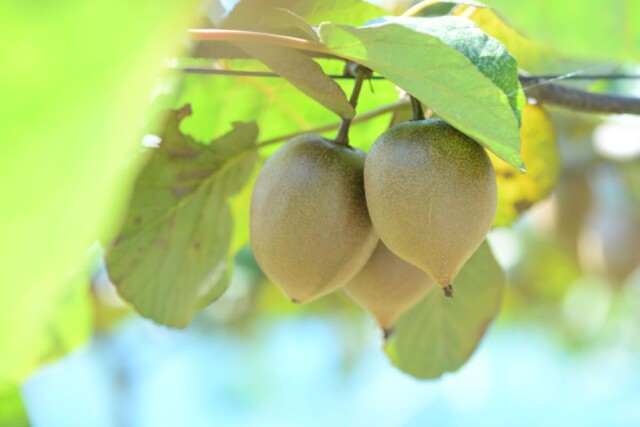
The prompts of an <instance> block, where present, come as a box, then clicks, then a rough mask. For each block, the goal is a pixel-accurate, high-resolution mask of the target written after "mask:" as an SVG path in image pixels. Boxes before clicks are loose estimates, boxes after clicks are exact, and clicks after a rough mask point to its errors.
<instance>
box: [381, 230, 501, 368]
mask: <svg viewBox="0 0 640 427" xmlns="http://www.w3.org/2000/svg"><path fill="white" fill-rule="evenodd" d="M504 281H505V279H504V275H503V272H502V269H501V268H500V266H499V265H498V264H497V262H496V260H495V259H494V257H493V255H492V253H491V249H490V248H489V245H488V244H487V243H486V242H485V243H483V244H482V245H481V246H480V248H479V249H478V250H477V251H476V253H475V254H473V256H472V257H471V258H470V259H469V261H467V263H466V264H465V266H464V267H463V268H462V271H460V274H458V277H456V279H455V280H454V282H453V289H454V295H453V298H447V297H445V296H444V294H443V293H442V292H431V293H429V294H428V295H427V296H426V297H425V298H424V299H423V300H422V302H420V303H418V305H417V306H415V307H414V308H412V309H411V310H409V311H408V312H407V313H405V314H404V315H403V316H402V317H400V320H399V321H398V322H397V323H396V326H395V329H394V331H393V334H392V335H391V338H390V340H389V341H388V342H387V344H386V347H385V351H386V352H387V354H388V355H389V357H390V359H391V361H392V362H393V364H394V365H395V366H397V367H398V368H399V369H401V370H402V371H404V372H406V373H408V374H410V375H412V376H414V377H416V378H423V379H426V378H437V377H439V376H441V375H442V374H444V373H446V372H454V371H456V370H457V369H459V368H460V367H461V366H462V365H463V364H464V363H465V362H466V361H467V360H468V359H469V357H471V354H472V353H473V351H474V350H475V349H476V347H477V346H478V343H479V342H480V339H481V338H482V337H483V336H484V334H485V332H486V330H487V328H488V326H489V324H490V323H491V321H492V320H493V319H494V317H495V316H496V314H497V313H498V309H499V307H500V301H501V299H502V292H503V288H504Z"/></svg>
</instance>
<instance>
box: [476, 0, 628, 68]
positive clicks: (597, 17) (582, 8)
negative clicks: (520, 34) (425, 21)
mask: <svg viewBox="0 0 640 427" xmlns="http://www.w3.org/2000/svg"><path fill="white" fill-rule="evenodd" d="M485 3H487V4H490V5H492V6H495V7H496V8H497V9H498V10H500V11H502V12H504V14H505V15H506V17H507V18H508V20H509V21H510V22H512V23H513V24H514V25H515V26H516V28H518V29H521V30H522V31H524V33H525V34H527V35H528V36H529V37H531V38H532V39H533V40H536V41H541V42H545V43H547V44H548V45H549V46H553V47H554V49H557V50H558V51H560V52H562V53H564V54H566V55H568V56H574V57H584V58H590V59H600V60H613V61H619V62H627V61H634V62H638V61H640V49H639V48H638V46H640V2H638V1H636V0H590V1H588V2H585V1H584V0H521V1H517V2H514V1H513V0H488V1H486V2H485Z"/></svg>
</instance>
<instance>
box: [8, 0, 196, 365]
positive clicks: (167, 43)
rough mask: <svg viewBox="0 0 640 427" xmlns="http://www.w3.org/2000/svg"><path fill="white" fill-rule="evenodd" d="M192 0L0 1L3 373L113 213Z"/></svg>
mask: <svg viewBox="0 0 640 427" xmlns="http://www.w3.org/2000/svg"><path fill="white" fill-rule="evenodd" d="M197 4H199V2H196V1H177V0H160V1H151V0H145V1H139V2H130V1H128V0H113V1H108V2H87V1H82V0H59V1H56V2H55V4H54V3H51V2H40V3H38V4H37V5H35V4H34V3H30V2H21V1H18V2H6V1H3V2H0V16H2V21H3V23H2V31H3V34H5V37H3V39H2V41H0V61H1V62H2V64H6V66H4V67H2V68H1V69H0V93H1V94H2V102H1V103H0V117H1V119H0V121H1V122H2V125H0V182H1V183H2V184H1V185H0V200H1V201H2V202H0V236H2V237H1V238H0V260H1V261H0V264H1V267H0V349H2V350H1V351H0V354H1V356H0V357H1V358H2V361H0V371H1V372H2V373H0V376H2V375H3V374H4V373H5V372H6V371H9V370H10V371H11V372H10V374H11V375H18V373H20V375H22V376H23V375H26V374H27V373H28V372H30V371H31V370H32V369H33V367H34V365H33V360H34V354H32V353H31V352H32V351H33V345H39V344H33V343H36V342H39V341H40V340H41V339H42V337H43V336H46V335H47V334H48V333H49V331H50V329H51V325H50V322H51V319H53V318H55V316H54V315H53V313H55V312H56V310H58V307H59V304H60V301H61V300H63V299H64V298H65V297H66V295H67V294H68V292H69V290H70V289H71V288H70V286H72V283H71V282H69V274H70V272H74V271H78V270H83V271H84V270H85V269H86V267H87V266H88V265H89V263H90V262H91V260H90V259H89V258H88V257H87V256H86V253H87V251H88V249H89V248H90V246H91V245H92V244H93V243H94V242H96V241H97V240H98V239H100V238H102V237H104V236H105V235H107V234H108V233H110V232H111V231H110V230H111V229H112V227H113V225H114V223H115V222H116V221H117V220H118V219H119V216H120V214H121V213H122V211H121V207H122V202H123V196H124V192H123V191H122V190H123V189H124V188H126V186H127V185H128V184H129V183H130V179H131V178H132V172H133V168H132V167H131V166H132V164H131V162H130V159H131V157H132V156H133V154H134V153H135V151H136V150H137V149H138V142H139V140H140V137H141V133H140V124H141V122H142V121H143V119H144V113H145V110H146V108H147V106H148V103H149V99H150V96H151V94H152V89H153V87H154V85H155V84H156V82H157V78H158V75H159V72H160V71H161V68H162V60H163V58H164V57H167V56H179V55H181V52H182V49H183V40H184V37H185V36H184V34H185V30H186V29H187V28H189V26H190V22H191V18H193V16H194V11H195V7H196V5H197ZM6 35H13V36H12V37H8V36H6ZM8 359H11V364H10V366H11V368H10V367H9V366H8V365H7V364H5V361H7V360H8Z"/></svg>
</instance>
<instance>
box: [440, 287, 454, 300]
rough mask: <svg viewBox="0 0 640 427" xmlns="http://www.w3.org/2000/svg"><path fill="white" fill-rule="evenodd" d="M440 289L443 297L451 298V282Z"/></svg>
mask: <svg viewBox="0 0 640 427" xmlns="http://www.w3.org/2000/svg"><path fill="white" fill-rule="evenodd" d="M442 291H443V292H444V296H445V297H447V298H453V286H451V283H449V284H448V285H447V286H444V287H443V288H442Z"/></svg>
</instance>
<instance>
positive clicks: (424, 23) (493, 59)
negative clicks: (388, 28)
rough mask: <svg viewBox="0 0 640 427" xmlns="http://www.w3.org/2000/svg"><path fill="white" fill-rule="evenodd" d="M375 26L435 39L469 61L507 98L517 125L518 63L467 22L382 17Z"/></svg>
mask: <svg viewBox="0 0 640 427" xmlns="http://www.w3.org/2000/svg"><path fill="white" fill-rule="evenodd" d="M376 22H378V23H395V24H400V25H403V26H405V27H407V28H411V29H412V30H414V31H419V32H421V33H424V34H429V35H432V36H435V37H438V38H439V39H440V40H442V41H443V42H445V43H446V44H448V45H449V46H451V47H453V48H454V49H456V50H457V51H458V52H460V53H461V54H463V55H464V56H466V57H467V58H469V60H470V61H471V62H472V63H473V65H475V66H476V67H478V70H480V72H481V73H482V74H484V75H485V77H487V78H488V79H489V80H491V81H492V82H493V84H494V85H496V86H497V87H499V88H500V90H502V92H503V93H504V94H505V95H506V97H507V99H509V105H510V106H511V110H512V111H513V114H515V116H516V118H517V119H518V123H520V110H521V109H522V107H523V106H524V102H525V97H524V92H523V91H522V87H521V86H520V80H518V64H517V63H516V60H515V58H514V57H513V56H511V54H510V53H509V52H508V51H507V49H506V48H505V46H504V45H503V44H502V43H501V42H499V41H498V40H496V39H494V38H492V37H489V36H488V35H487V34H486V33H485V32H483V31H482V30H481V29H480V28H478V26H477V25H475V24H474V23H473V22H472V21H469V20H468V19H464V18H459V17H455V16H442V17H438V18H406V17H386V18H382V19H381V20H379V21H376Z"/></svg>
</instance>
